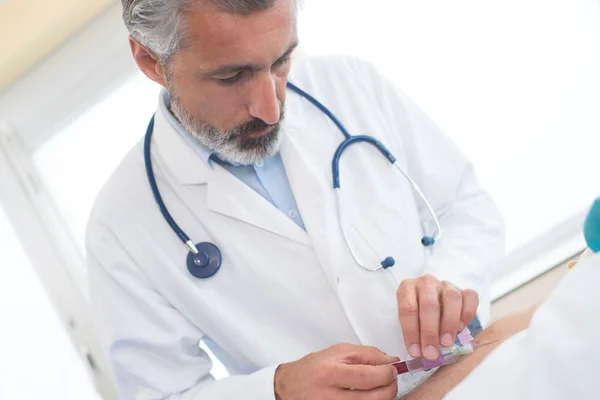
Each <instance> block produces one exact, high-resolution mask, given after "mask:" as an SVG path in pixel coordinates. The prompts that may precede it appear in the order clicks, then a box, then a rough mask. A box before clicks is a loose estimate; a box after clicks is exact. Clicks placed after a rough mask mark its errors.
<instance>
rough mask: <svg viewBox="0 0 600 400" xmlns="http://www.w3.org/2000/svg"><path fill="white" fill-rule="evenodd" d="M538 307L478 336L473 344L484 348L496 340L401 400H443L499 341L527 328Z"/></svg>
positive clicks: (434, 375) (435, 375) (505, 319)
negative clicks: (485, 344)
mask: <svg viewBox="0 0 600 400" xmlns="http://www.w3.org/2000/svg"><path fill="white" fill-rule="evenodd" d="M536 308H537V305H535V306H532V307H530V308H527V309H525V310H523V311H520V312H517V313H514V314H510V315H508V316H506V317H504V318H502V319H500V320H498V321H496V322H495V323H493V324H492V325H490V326H489V328H487V329H486V330H484V331H483V332H481V333H480V334H479V335H477V338H476V339H475V342H476V343H477V344H483V343H487V342H492V341H495V340H499V341H500V342H498V343H493V344H490V345H488V346H484V347H480V348H477V349H476V350H475V352H474V353H473V354H471V355H468V356H463V357H462V358H461V359H460V360H459V361H458V362H456V363H455V364H451V365H448V366H445V367H441V368H440V369H439V370H438V371H436V373H435V374H433V375H432V376H431V378H429V379H428V380H426V381H425V382H423V384H421V385H420V386H419V387H417V388H416V389H415V390H413V391H411V392H410V393H408V394H407V395H406V396H404V397H402V399H403V400H421V399H423V400H425V399H426V400H436V399H442V398H443V397H444V396H445V395H446V394H448V392H450V390H452V389H453V388H454V387H455V386H456V385H458V384H459V383H460V382H461V381H462V380H463V379H464V378H465V377H466V376H467V375H468V374H469V373H470V372H471V371H472V370H473V369H474V368H475V367H476V366H477V365H479V363H480V362H481V361H482V360H483V359H484V358H485V357H486V356H487V355H488V354H489V353H490V352H491V351H492V350H494V349H495V348H496V347H497V346H498V345H499V344H500V343H501V341H502V340H504V339H507V338H509V337H510V336H512V335H514V334H515V333H517V332H519V331H522V330H523V329H525V328H527V327H528V326H529V321H530V319H531V316H532V314H533V312H534V311H535V309H536Z"/></svg>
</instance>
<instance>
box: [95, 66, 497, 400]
mask: <svg viewBox="0 0 600 400" xmlns="http://www.w3.org/2000/svg"><path fill="white" fill-rule="evenodd" d="M291 81H293V82H294V83H296V84H297V85H298V86H300V87H301V88H302V89H304V90H306V91H308V92H309V93H311V94H312V95H313V96H315V97H316V98H317V99H319V100H320V101H321V102H323V103H324V104H325V105H327V106H328V107H330V108H331V110H332V111H333V112H334V113H335V114H336V115H337V116H338V117H339V118H340V119H341V121H342V122H343V123H344V124H345V125H346V127H347V128H348V129H349V130H350V131H351V132H352V133H354V134H369V135H373V136H376V137H377V138H379V139H380V140H381V141H382V142H383V143H384V144H386V145H387V146H388V147H389V148H390V149H391V151H392V152H393V153H394V154H395V155H396V157H397V158H398V160H399V162H400V163H401V164H402V165H403V166H404V167H405V168H406V169H407V171H408V172H409V173H410V174H411V176H412V177H413V178H414V179H415V180H416V181H417V182H418V183H419V185H420V186H421V188H422V189H423V191H424V192H425V194H426V195H427V197H428V198H429V200H430V202H431V204H432V205H433V207H434V208H435V210H436V211H437V213H438V215H439V217H440V220H441V224H442V226H443V228H444V229H445V230H444V235H445V236H444V237H443V239H441V240H440V241H439V242H438V243H437V244H436V245H435V246H434V247H433V249H431V250H426V249H424V248H423V246H422V245H421V244H420V240H421V237H422V236H423V234H424V232H426V233H432V232H433V226H432V223H431V221H430V220H429V217H428V214H427V213H426V211H425V208H424V205H423V204H422V203H421V202H420V201H419V200H418V199H417V197H416V195H415V194H414V193H413V191H412V189H411V187H410V186H409V184H408V182H407V181H406V180H405V179H404V178H402V177H401V175H400V174H399V173H398V171H397V170H396V169H395V168H393V167H392V166H391V165H390V164H389V163H388V162H387V161H386V159H385V158H384V157H383V156H381V155H380V154H379V153H378V152H377V151H376V150H375V148H373V147H371V146H370V145H367V144H362V145H354V146H352V147H351V148H350V149H349V150H348V151H347V153H345V154H344V157H343V158H342V162H341V184H342V195H343V206H344V207H343V211H344V223H345V224H346V229H347V231H348V233H349V235H350V238H351V240H352V243H353V245H354V246H355V247H356V250H357V252H358V253H359V255H360V257H362V258H363V259H365V260H368V261H369V262H370V263H372V264H373V265H376V264H378V263H379V262H380V261H381V260H382V259H383V258H385V257H386V256H393V257H395V259H396V266H394V267H393V268H391V269H389V270H386V271H380V272H376V273H371V272H365V271H363V270H361V269H359V267H358V266H357V265H356V264H355V262H354V261H353V259H352V257H351V255H350V253H349V251H348V249H347V247H346V245H345V243H344V242H343V240H342V236H341V231H340V229H339V226H338V217H337V213H336V206H335V197H334V191H333V189H332V178H331V158H332V155H333V153H334V151H335V149H336V147H337V146H338V145H339V143H340V141H341V139H342V135H341V133H340V132H339V131H338V130H337V128H336V127H335V126H334V125H333V124H332V122H331V121H330V120H329V119H327V117H326V116H325V115H324V114H322V113H321V112H320V111H318V110H317V109H316V108H315V107H314V106H312V105H310V104H309V103H308V102H307V101H306V100H304V99H302V98H300V97H299V96H297V95H296V94H293V93H290V92H288V95H287V105H286V116H287V120H286V123H285V125H284V129H283V131H284V135H285V138H284V140H283V143H282V146H281V155H282V158H283V162H284V165H285V168H286V171H287V175H288V177H289V181H290V184H291V187H292V190H293V193H294V196H295V198H296V201H297V203H298V207H299V209H300V212H301V215H302V218H303V220H304V223H305V225H306V228H307V231H306V232H305V231H303V230H302V229H301V228H299V227H298V226H297V225H296V224H295V223H294V222H293V221H292V220H290V219H289V218H288V217H287V216H286V215H284V214H283V213H282V212H281V211H279V210H278V209H276V208H275V207H273V206H272V205H271V204H270V203H268V202H267V201H266V200H265V199H263V198H262V197H261V196H260V195H258V194H257V193H256V192H255V191H253V190H252V189H251V188H249V187H248V186H247V185H246V184H244V183H242V182H241V181H239V180H238V179H237V178H236V177H234V176H233V175H231V174H230V173H228V172H227V171H226V170H225V169H223V168H221V167H220V166H219V165H215V166H214V169H210V168H209V167H208V166H207V165H206V164H205V163H204V162H203V161H202V160H201V159H200V158H199V157H198V156H197V155H196V153H195V152H194V150H193V149H192V148H190V147H189V145H188V144H186V142H185V141H184V140H183V139H182V138H181V137H180V136H179V134H177V133H176V132H175V131H174V130H173V128H172V127H171V126H169V124H168V123H167V122H166V120H165V118H164V116H163V115H161V114H160V111H159V112H158V113H157V115H156V123H155V128H154V136H153V144H152V159H153V164H154V169H155V175H156V178H157V181H158V186H159V187H160V191H161V194H162V196H163V198H164V201H165V203H166V205H167V207H168V208H169V210H170V212H171V214H172V215H173V217H174V219H175V221H176V222H177V223H178V224H179V225H180V226H181V228H182V229H183V230H184V231H185V232H186V233H187V234H188V235H189V236H190V237H191V238H192V240H194V241H195V242H200V241H210V242H212V243H215V244H216V245H217V246H218V247H219V248H220V249H221V251H222V254H223V265H222V268H221V270H220V271H219V272H218V273H217V274H216V276H214V277H213V278H211V279H207V280H199V279H196V278H194V277H192V276H191V275H190V274H189V273H188V271H187V269H186V263H185V260H186V256H187V249H186V247H185V246H184V245H183V244H182V243H181V242H180V240H179V239H178V237H177V236H176V235H175V234H174V233H173V231H172V230H171V229H170V228H169V226H168V225H167V223H166V222H165V220H164V219H163V217H162V215H161V213H160V212H159V210H158V208H157V206H156V204H155V202H154V200H153V197H152V193H151V191H150V188H149V185H148V181H147V178H146V172H145V169H144V160H143V153H142V145H141V144H140V145H138V146H137V147H135V148H134V149H133V150H132V152H131V153H130V154H129V155H128V156H127V157H126V158H125V159H124V161H123V162H122V164H121V165H120V166H119V167H118V169H117V170H116V172H115V173H114V174H113V176H112V177H111V178H110V180H109V182H108V183H107V184H106V186H105V187H104V189H103V190H102V192H101V194H100V195H99V197H98V199H97V201H96V204H95V206H94V209H93V211H92V214H91V218H90V222H89V225H88V231H87V250H88V256H89V269H90V284H91V292H92V299H93V306H94V307H93V310H94V315H95V317H96V318H97V321H98V325H97V326H98V331H99V334H100V337H101V340H102V342H103V343H104V346H105V351H106V353H107V354H108V357H109V359H110V362H111V365H112V368H113V369H114V374H115V376H116V380H117V385H118V387H119V390H120V393H121V394H122V396H123V397H124V398H128V399H129V398H136V399H150V398H152V399H155V398H168V397H169V396H172V397H170V398H173V399H174V398H177V399H239V398H249V399H273V398H274V395H273V375H274V371H275V369H276V367H277V366H278V365H279V364H280V363H283V362H287V361H292V360H295V359H298V358H300V357H302V356H304V355H306V354H307V353H309V352H314V351H318V350H321V349H324V348H327V347H329V346H332V345H334V344H336V343H339V342H350V343H361V344H365V345H373V346H377V347H378V348H380V349H382V350H383V351H385V352H387V353H388V354H393V355H397V356H400V357H402V358H405V357H406V355H407V352H406V349H405V346H404V344H403V339H402V333H401V329H400V326H399V323H398V318H397V305H396V297H395V292H396V289H397V287H398V285H399V284H400V282H401V281H402V280H403V279H405V278H416V277H419V276H421V275H423V274H425V273H431V274H433V275H435V276H436V277H438V278H440V279H448V280H450V281H452V282H454V283H456V284H458V285H461V286H464V287H472V288H474V289H476V290H479V291H480V293H481V294H482V303H483V306H482V308H481V310H480V312H481V315H482V316H483V317H484V318H485V316H486V315H487V312H488V308H489V296H488V294H489V281H490V277H491V269H490V264H491V263H493V262H494V261H496V260H497V259H498V258H499V257H500V255H501V253H502V251H503V239H504V229H503V224H502V220H501V217H500V216H499V213H498V211H497V209H496V208H495V206H494V205H493V203H492V201H491V200H490V198H489V197H488V195H487V194H486V193H485V192H484V191H483V190H482V189H481V188H480V187H479V185H478V183H477V181H476V178H475V175H474V173H473V169H472V167H471V164H470V163H469V162H468V161H467V160H466V159H465V158H464V157H463V155H462V154H461V153H460V152H459V150H458V149H457V148H456V147H455V145H454V144H453V143H452V142H451V141H450V140H449V139H448V138H447V137H445V136H443V135H442V134H441V133H440V132H439V131H438V129H437V128H436V127H435V126H434V125H433V124H432V123H431V122H430V121H429V120H428V119H427V118H426V117H425V116H424V115H423V114H422V113H421V112H420V111H419V110H418V109H417V108H416V107H415V106H414V105H413V104H411V103H410V102H409V101H408V100H407V99H406V98H405V97H404V96H403V95H402V94H401V93H400V92H399V91H397V90H396V89H394V88H393V87H392V86H390V85H389V84H388V83H386V82H385V80H384V79H382V78H381V77H380V76H379V75H378V74H377V73H376V72H375V70H374V69H373V68H371V67H370V66H369V65H368V64H366V63H364V62H360V61H358V60H355V59H351V58H333V57H332V58H317V59H313V58H310V59H305V60H302V61H297V62H296V64H295V65H294V67H293V72H292V74H291ZM424 227H425V230H424ZM203 338H204V339H209V340H210V341H209V343H210V345H211V347H212V350H214V352H215V353H216V354H217V355H218V356H219V358H220V360H221V361H222V362H223V364H224V365H225V366H226V367H227V368H228V370H229V372H230V374H231V375H232V377H230V378H226V379H223V380H220V381H217V382H214V379H213V378H212V376H211V375H210V374H209V371H210V369H211V363H210V359H209V357H208V356H207V355H206V353H204V352H203V351H201V349H199V347H198V342H199V341H200V340H201V339H203ZM417 383H418V379H417V378H413V377H411V376H410V375H406V376H404V377H403V379H401V380H399V386H400V389H401V390H407V389H408V388H410V387H412V386H414V385H415V384H417Z"/></svg>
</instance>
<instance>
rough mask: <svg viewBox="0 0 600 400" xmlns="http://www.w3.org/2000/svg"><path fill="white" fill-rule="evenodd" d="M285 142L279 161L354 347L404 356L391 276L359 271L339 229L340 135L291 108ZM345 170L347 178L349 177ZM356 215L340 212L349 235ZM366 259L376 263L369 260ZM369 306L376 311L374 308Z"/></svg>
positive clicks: (313, 114) (318, 118)
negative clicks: (334, 163)
mask: <svg viewBox="0 0 600 400" xmlns="http://www.w3.org/2000/svg"><path fill="white" fill-rule="evenodd" d="M296 101H302V100H297V98H289V99H288V103H292V104H295V102H296ZM290 114H291V113H290ZM290 117H291V115H290ZM285 139H286V140H285V142H284V144H283V147H282V156H283V159H284V162H285V165H286V169H287V171H288V176H289V178H290V182H291V185H292V188H293V190H294V194H295V196H296V201H297V202H298V207H299V208H300V212H301V213H302V218H303V219H304V222H305V225H306V228H307V232H308V236H309V237H310V240H311V242H312V244H313V248H314V250H315V253H316V255H317V257H318V259H319V262H320V263H321V267H322V270H323V272H324V274H325V276H326V277H327V279H328V280H329V282H330V285H331V287H332V288H333V289H334V291H335V293H336V294H337V296H338V299H339V300H340V303H341V304H342V306H343V308H344V310H345V312H346V315H347V317H348V320H349V322H350V324H351V325H352V327H353V328H354V331H355V333H356V336H357V337H358V339H359V342H360V343H363V344H368V345H375V346H377V347H379V348H380V349H382V350H383V351H386V352H388V353H389V354H395V355H398V356H401V357H405V356H406V351H405V349H404V346H403V343H402V333H401V330H400V325H399V323H398V320H397V307H396V300H395V291H396V284H395V282H394V280H393V278H392V276H391V274H390V272H389V271H378V272H366V271H364V270H362V269H360V268H359V267H358V266H357V265H356V262H355V261H354V259H353V258H352V256H351V254H350V252H349V250H348V247H347V245H346V243H345V242H344V240H343V236H342V232H341V229H340V227H339V216H338V212H337V204H336V198H335V197H336V194H335V190H334V189H333V183H332V176H331V159H332V157H333V154H334V152H335V150H336V148H337V146H338V145H339V144H340V143H341V141H342V139H343V137H342V135H341V133H340V132H339V131H338V130H337V129H336V128H335V126H333V124H331V123H330V122H329V120H327V119H326V117H324V115H323V114H322V113H320V112H319V111H318V110H316V108H313V107H310V106H309V107H302V106H296V107H295V108H294V116H293V118H290V121H289V123H288V125H287V126H286V138H285ZM348 165H349V164H347V168H346V176H349V175H351V174H350V173H351V172H352V171H349V170H348ZM348 186H351V185H348ZM345 194H346V196H350V197H355V196H361V191H360V188H358V189H357V190H356V191H347V192H346V193H345ZM353 211H354V212H353ZM355 211H356V210H352V203H351V202H348V203H347V208H346V209H344V221H345V224H346V225H345V226H347V231H348V232H350V231H351V230H350V229H349V226H350V225H351V223H352V221H353V220H354V218H356V215H357V213H356V212H355ZM354 240H355V242H354V243H355V244H358V246H357V247H358V248H359V249H364V248H365V243H361V242H359V241H357V240H356V238H355V239H354ZM370 259H371V260H376V259H374V258H373V257H372V256H371V258H370ZM373 304H378V305H379V307H378V308H377V309H373V307H372V305H373Z"/></svg>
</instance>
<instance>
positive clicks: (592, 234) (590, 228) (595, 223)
mask: <svg viewBox="0 0 600 400" xmlns="http://www.w3.org/2000/svg"><path fill="white" fill-rule="evenodd" d="M583 234H584V236H585V240H586V242H587V245H588V247H589V248H590V249H591V250H592V251H593V252H594V253H598V252H599V251H600V198H597V199H596V201H595V202H594V204H593V205H592V208H591V209H590V212H589V213H588V216H587V218H586V220H585V224H584V225H583Z"/></svg>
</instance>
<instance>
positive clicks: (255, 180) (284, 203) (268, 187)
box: [159, 91, 306, 230]
mask: <svg viewBox="0 0 600 400" xmlns="http://www.w3.org/2000/svg"><path fill="white" fill-rule="evenodd" d="M169 105H170V99H169V94H168V93H167V92H166V91H163V93H162V98H161V101H159V107H160V109H161V111H162V113H163V115H164V116H165V118H166V120H167V122H168V123H169V124H170V125H171V126H172V127H173V128H174V129H175V130H176V131H177V132H178V133H179V135H180V136H181V137H182V138H183V140H185V141H186V142H187V144H188V145H189V146H190V147H191V148H192V149H194V151H195V152H196V154H198V156H199V157H200V159H201V160H202V161H204V162H205V163H206V165H208V167H209V168H214V163H217V164H219V165H220V166H221V167H223V168H225V169H226V170H227V171H228V172H229V173H231V174H232V175H233V176H235V177H236V178H238V179H239V180H240V181H242V182H244V183H245V184H246V185H248V186H249V187H250V188H251V189H252V190H254V191H255V192H256V193H258V194H259V195H261V196H262V197H263V198H264V199H265V200H267V201H268V202H269V203H271V204H272V205H273V206H275V208H277V209H278V210H279V211H281V212H282V213H283V214H284V215H286V216H287V217H288V218H289V219H290V220H292V221H293V222H294V223H295V224H296V225H298V226H299V227H300V228H301V229H302V230H306V228H305V226H304V221H303V220H302V216H301V215H300V211H299V208H298V205H297V204H296V199H295V198H294V194H293V192H292V187H291V186H290V182H289V180H288V177H287V174H286V172H285V167H284V165H283V160H282V159H281V154H280V153H277V154H275V155H273V156H271V157H267V158H265V159H264V160H263V161H262V163H260V164H259V163H257V164H253V165H241V164H237V163H234V162H231V161H229V160H225V159H223V158H222V157H221V156H220V155H219V154H218V153H216V152H215V151H213V150H211V149H209V148H207V147H205V146H203V145H202V143H200V142H199V141H198V140H196V139H195V138H194V137H193V136H192V135H190V134H189V132H188V131H187V130H186V129H185V128H184V127H183V125H181V123H180V122H179V121H178V120H177V119H176V118H175V117H174V116H173V115H172V114H171V113H170V112H169Z"/></svg>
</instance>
